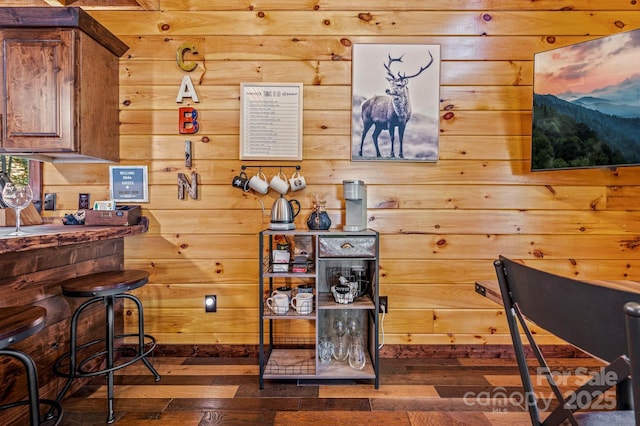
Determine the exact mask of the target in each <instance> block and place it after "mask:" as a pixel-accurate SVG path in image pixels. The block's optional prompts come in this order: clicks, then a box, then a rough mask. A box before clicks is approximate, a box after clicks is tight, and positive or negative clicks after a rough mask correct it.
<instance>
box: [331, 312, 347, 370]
mask: <svg viewBox="0 0 640 426" xmlns="http://www.w3.org/2000/svg"><path fill="white" fill-rule="evenodd" d="M333 331H335V333H336V338H337V339H336V343H335V344H334V345H333V357H334V358H335V359H336V360H337V361H344V360H346V359H347V357H348V356H349V348H348V347H347V345H346V342H345V334H346V333H347V322H346V321H345V320H344V318H342V317H340V316H338V317H336V318H335V319H334V320H333Z"/></svg>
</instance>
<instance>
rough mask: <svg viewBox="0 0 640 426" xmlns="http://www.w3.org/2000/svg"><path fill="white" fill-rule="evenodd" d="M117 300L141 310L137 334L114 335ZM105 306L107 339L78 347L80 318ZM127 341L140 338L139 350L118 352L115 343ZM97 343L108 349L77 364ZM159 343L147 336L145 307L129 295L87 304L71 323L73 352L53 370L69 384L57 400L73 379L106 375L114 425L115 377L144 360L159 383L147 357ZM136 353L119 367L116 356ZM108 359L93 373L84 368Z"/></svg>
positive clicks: (94, 300)
mask: <svg viewBox="0 0 640 426" xmlns="http://www.w3.org/2000/svg"><path fill="white" fill-rule="evenodd" d="M116 299H129V300H131V301H133V302H134V303H135V304H136V306H137V308H138V333H129V334H122V335H117V336H116V335H115V334H114V324H115V319H114V303H115V300H116ZM99 302H102V303H104V305H105V307H106V309H105V312H106V337H105V338H104V339H97V340H94V341H91V342H88V343H84V344H81V345H78V343H77V337H78V336H77V331H78V327H77V326H78V318H79V317H80V314H81V313H82V312H83V311H84V310H85V309H87V308H88V307H89V306H91V305H93V304H95V303H99ZM125 337H138V342H137V345H136V346H137V348H131V347H130V346H126V347H124V348H115V347H114V342H115V340H116V339H122V338H125ZM98 343H105V344H106V349H105V350H103V351H100V352H97V353H95V354H92V355H90V356H88V357H87V358H85V359H83V360H82V361H78V360H77V355H78V352H79V351H81V350H83V349H86V348H88V347H91V346H93V345H96V344H98ZM156 346H157V345H156V339H155V338H154V337H153V336H150V335H148V334H145V333H144V314H143V310H142V303H141V302H140V300H139V299H138V298H137V297H135V296H133V295H131V294H126V293H121V294H109V295H105V296H96V297H94V298H92V299H90V300H87V301H86V302H84V303H83V304H82V305H80V306H79V307H78V309H76V311H75V312H74V314H73V317H72V319H71V341H70V351H69V352H67V353H65V354H63V355H62V356H61V357H59V358H58V359H57V360H56V362H55V364H54V367H53V370H54V372H55V374H57V375H58V376H61V377H66V378H67V379H68V380H67V382H66V383H65V385H64V387H63V388H62V390H61V391H60V393H59V394H58V397H57V398H56V402H58V403H59V402H60V401H61V400H62V398H63V397H64V395H65V394H66V393H67V391H68V390H69V388H70V387H71V384H72V382H73V380H74V379H77V378H86V377H94V376H99V375H105V376H106V377H107V404H108V407H107V408H108V414H107V423H113V422H114V421H115V412H114V408H113V399H114V396H113V373H114V372H115V371H117V370H120V369H122V368H125V367H127V366H129V365H131V364H133V363H135V362H137V361H140V360H142V362H144V364H145V365H146V366H147V368H148V369H149V371H150V372H151V373H152V374H153V375H154V377H155V381H159V380H160V374H158V372H157V371H156V369H155V368H154V367H153V366H152V365H151V363H150V362H149V360H148V358H147V356H148V355H149V354H151V353H152V352H153V350H154V349H155V348H156ZM126 351H133V356H132V357H131V358H130V359H128V360H127V361H126V362H122V363H120V364H116V363H115V359H114V355H115V353H116V352H126ZM102 357H104V358H106V367H104V368H101V369H98V370H94V371H90V370H88V369H85V368H84V367H85V366H86V364H87V363H88V362H90V361H93V360H96V359H98V358H102ZM65 360H68V361H69V362H68V364H67V368H64V369H63V368H62V364H63V362H64V361H65Z"/></svg>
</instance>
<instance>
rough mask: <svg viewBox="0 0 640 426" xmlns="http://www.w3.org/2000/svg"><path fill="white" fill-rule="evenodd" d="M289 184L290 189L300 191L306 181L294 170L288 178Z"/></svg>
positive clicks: (305, 184)
mask: <svg viewBox="0 0 640 426" xmlns="http://www.w3.org/2000/svg"><path fill="white" fill-rule="evenodd" d="M289 184H290V185H291V191H300V190H301V189H304V188H305V187H306V186H307V181H306V180H305V178H304V176H302V175H301V174H300V172H299V171H295V172H294V173H293V175H291V178H290V179H289Z"/></svg>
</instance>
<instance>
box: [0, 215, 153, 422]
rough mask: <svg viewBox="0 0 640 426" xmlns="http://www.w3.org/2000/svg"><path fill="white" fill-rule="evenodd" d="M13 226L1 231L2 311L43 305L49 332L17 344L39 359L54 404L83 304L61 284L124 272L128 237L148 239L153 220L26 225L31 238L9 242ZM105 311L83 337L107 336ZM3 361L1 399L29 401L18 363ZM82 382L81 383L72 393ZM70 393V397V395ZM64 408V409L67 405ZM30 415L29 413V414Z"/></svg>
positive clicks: (3, 416)
mask: <svg viewBox="0 0 640 426" xmlns="http://www.w3.org/2000/svg"><path fill="white" fill-rule="evenodd" d="M14 230H15V228H14V227H2V228H0V306H15V305H39V306H42V307H44V308H46V309H47V321H46V326H45V328H44V329H43V330H42V331H40V332H39V333H37V334H36V335H35V336H32V337H30V338H28V339H26V340H24V341H22V342H20V343H18V344H16V345H15V347H16V348H17V349H20V350H22V351H24V352H26V353H28V354H29V355H31V357H32V358H33V359H34V360H35V362H36V364H37V367H38V379H39V385H40V397H41V398H49V399H54V398H55V396H56V395H57V392H58V391H59V390H60V388H61V387H62V384H63V379H62V378H59V377H57V376H55V375H54V374H53V370H52V365H53V363H54V362H55V360H56V359H57V358H58V357H59V356H60V355H62V354H63V353H65V352H67V351H68V350H69V322H70V321H71V315H72V314H73V312H74V310H75V309H76V307H77V306H78V305H79V304H80V303H82V302H84V300H70V299H67V298H66V297H64V296H63V295H62V293H61V290H60V287H59V285H58V283H59V282H61V281H63V280H65V279H67V278H73V277H77V276H81V275H87V274H90V273H93V272H102V271H108V270H122V269H123V268H124V238H125V237H129V236H134V235H138V234H143V233H145V232H146V231H147V230H148V220H147V218H145V217H142V218H141V221H140V223H139V224H138V225H134V226H86V225H62V224H61V223H60V224H55V223H50V224H44V225H35V226H25V227H23V231H26V232H29V233H30V235H27V236H23V237H10V236H8V234H9V233H10V232H12V231H14ZM116 319H117V320H116V327H117V330H116V332H117V333H118V332H121V331H122V328H123V306H122V303H120V305H119V306H117V311H116ZM104 323H105V320H104V309H95V310H94V311H91V314H90V317H84V320H83V323H82V324H81V326H80V328H79V335H81V336H84V337H85V338H87V339H94V338H100V337H103V336H104ZM9 360H10V359H9V358H4V359H0V396H1V399H3V400H6V401H11V400H17V399H21V398H26V391H25V389H26V388H25V377H24V375H23V373H22V372H21V371H22V369H21V368H18V365H19V364H18V363H16V362H14V361H13V360H11V361H9ZM81 385H82V381H78V383H76V384H75V385H74V388H73V389H72V390H71V392H73V391H74V390H75V389H77V388H78V387H79V386H81ZM71 392H69V394H71ZM63 405H64V404H63ZM25 413H26V411H25ZM15 415H16V414H15V410H9V411H4V412H0V424H13V423H14V422H15V421H16V417H15Z"/></svg>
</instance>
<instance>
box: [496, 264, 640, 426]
mask: <svg viewBox="0 0 640 426" xmlns="http://www.w3.org/2000/svg"><path fill="white" fill-rule="evenodd" d="M494 266H495V269H496V273H497V276H498V282H499V285H500V292H501V295H502V300H503V304H504V308H505V313H506V317H507V322H508V324H509V332H510V334H511V339H512V341H513V346H514V350H515V355H516V360H517V362H518V369H519V371H520V377H521V379H522V385H523V388H524V391H525V397H526V405H527V407H526V408H527V409H528V410H529V415H530V417H531V423H532V424H534V425H558V424H561V423H563V422H565V421H568V422H570V423H571V424H573V425H578V424H580V425H590V424H615V425H624V424H635V417H634V412H633V411H632V410H631V409H632V407H633V403H632V402H631V388H633V391H635V392H633V395H634V398H639V397H640V385H639V384H638V382H639V381H633V382H632V381H631V380H630V379H629V375H630V374H631V369H632V365H638V362H640V361H639V360H640V343H638V342H637V341H636V339H638V338H639V337H640V336H637V335H636V334H634V333H633V332H632V329H631V328H630V329H629V331H630V336H631V337H630V340H632V341H633V343H634V344H635V346H630V342H628V341H627V322H628V321H629V322H632V323H633V324H635V327H636V330H637V331H636V333H640V324H638V322H639V321H640V318H639V317H636V316H629V314H627V315H625V310H624V306H625V304H626V303H627V302H636V301H637V302H640V295H639V294H637V293H634V292H627V291H623V290H619V289H613V288H609V287H605V286H600V285H595V284H591V283H588V282H584V281H578V280H573V279H571V278H566V277H562V276H558V275H554V274H550V273H547V272H543V271H540V270H536V269H534V268H531V267H528V266H525V265H522V264H520V263H517V262H514V261H512V260H510V259H507V258H505V257H503V256H500V258H499V260H496V261H495V262H494ZM627 311H631V309H630V308H629V309H627ZM633 312H636V311H635V310H633ZM637 312H640V311H637ZM639 316H640V315H639ZM525 319H526V320H528V321H531V322H533V323H535V324H536V325H538V326H540V327H541V328H543V329H545V330H547V331H548V332H550V333H553V334H554V335H556V336H557V337H559V338H561V339H563V340H564V341H566V342H568V343H570V344H571V345H573V346H575V347H576V348H578V349H580V350H582V351H584V352H586V353H587V354H589V355H591V356H593V357H595V358H598V359H600V360H602V361H604V362H605V363H606V366H605V367H604V368H602V369H601V370H600V371H599V372H598V373H596V374H594V375H593V376H592V377H591V378H590V379H589V380H588V381H587V382H586V383H584V384H583V385H582V386H580V387H579V388H578V389H575V390H574V391H573V392H572V393H570V394H569V395H566V396H563V395H562V392H561V391H560V389H559V388H558V384H557V383H556V381H555V380H554V377H553V374H552V373H553V372H552V370H551V369H550V368H549V366H548V364H547V362H546V360H545V358H544V356H543V354H542V352H541V350H540V348H539V347H538V345H537V344H536V342H535V340H534V337H533V334H532V332H531V331H530V329H529V327H528V326H527V323H526V321H525ZM518 326H520V327H521V329H522V331H523V332H524V334H525V336H526V338H527V341H528V343H529V345H530V348H531V350H532V351H533V354H534V356H535V358H536V359H537V362H538V364H539V367H540V369H539V371H541V372H542V374H543V376H544V377H545V378H546V380H547V382H548V384H549V386H550V387H551V390H552V392H553V395H554V398H555V400H556V401H557V406H556V407H555V408H554V409H553V410H552V411H551V412H550V413H549V415H548V416H546V418H545V419H544V420H541V418H540V410H539V408H538V402H539V401H538V398H537V397H536V393H535V392H534V389H533V386H532V378H531V376H530V369H529V365H528V364H527V359H526V355H525V349H524V346H523V343H522V340H521V337H520V331H519V329H518ZM630 358H631V359H632V360H633V362H630ZM636 371H640V368H638V367H636ZM613 386H616V387H617V394H616V399H617V401H616V407H615V408H617V409H614V410H608V411H607V410H602V411H596V410H589V411H582V412H578V411H580V410H584V409H585V408H589V406H590V405H591V404H592V402H594V401H598V400H599V399H598V398H600V400H601V399H602V398H603V395H604V392H605V391H607V390H608V389H610V388H611V387H613ZM611 405H613V404H611ZM635 415H637V413H636V414H635ZM638 424H639V425H640V422H638Z"/></svg>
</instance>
